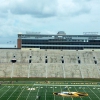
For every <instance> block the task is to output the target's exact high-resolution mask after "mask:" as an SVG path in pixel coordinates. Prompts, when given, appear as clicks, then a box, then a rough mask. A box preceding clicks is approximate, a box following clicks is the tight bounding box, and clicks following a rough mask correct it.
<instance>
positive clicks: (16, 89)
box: [7, 86, 19, 100]
mask: <svg viewBox="0 0 100 100" xmlns="http://www.w3.org/2000/svg"><path fill="white" fill-rule="evenodd" d="M18 87H19V86H18ZM18 87H17V88H16V89H15V90H14V92H15V91H16V90H17V89H18ZM14 92H13V93H14ZM13 93H12V94H13ZM12 94H11V95H10V96H9V98H10V97H11V96H12ZM9 98H8V99H7V100H9Z"/></svg>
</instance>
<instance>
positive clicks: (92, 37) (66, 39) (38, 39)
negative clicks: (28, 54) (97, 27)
mask: <svg viewBox="0 0 100 100" xmlns="http://www.w3.org/2000/svg"><path fill="white" fill-rule="evenodd" d="M17 47H18V48H39V49H76V50H77V49H81V50H82V49H99V48H100V35H98V34H97V33H92V32H91V33H84V34H83V35H66V33H65V32H63V31H59V32H58V33H57V34H40V32H26V34H18V39H17Z"/></svg>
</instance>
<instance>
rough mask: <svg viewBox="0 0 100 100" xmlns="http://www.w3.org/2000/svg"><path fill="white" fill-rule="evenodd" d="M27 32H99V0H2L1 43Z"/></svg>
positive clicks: (0, 5)
mask: <svg viewBox="0 0 100 100" xmlns="http://www.w3.org/2000/svg"><path fill="white" fill-rule="evenodd" d="M26 31H29V32H41V33H45V34H51V33H52V34H56V33H57V32H58V31H65V32H66V34H83V32H98V33H99V34H100V0H0V42H1V43H3V42H4V41H6V42H9V41H13V42H16V38H17V34H18V33H19V32H21V33H26ZM13 38H14V39H13Z"/></svg>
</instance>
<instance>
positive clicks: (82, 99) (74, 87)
mask: <svg viewBox="0 0 100 100" xmlns="http://www.w3.org/2000/svg"><path fill="white" fill-rule="evenodd" d="M74 88H75V86H74ZM75 90H76V91H77V89H76V88H75ZM77 92H78V91H77ZM80 98H81V100H83V99H82V97H80Z"/></svg>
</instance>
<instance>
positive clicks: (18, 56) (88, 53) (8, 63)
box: [0, 49, 100, 78]
mask: <svg viewBox="0 0 100 100" xmlns="http://www.w3.org/2000/svg"><path fill="white" fill-rule="evenodd" d="M13 60H16V61H15V62H13ZM0 77H11V78H12V77H28V78H29V77H46V78H47V77H57V78H59V77H60V78H100V52H99V51H97V50H78V51H77V50H34V49H33V50H21V49H0Z"/></svg>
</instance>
